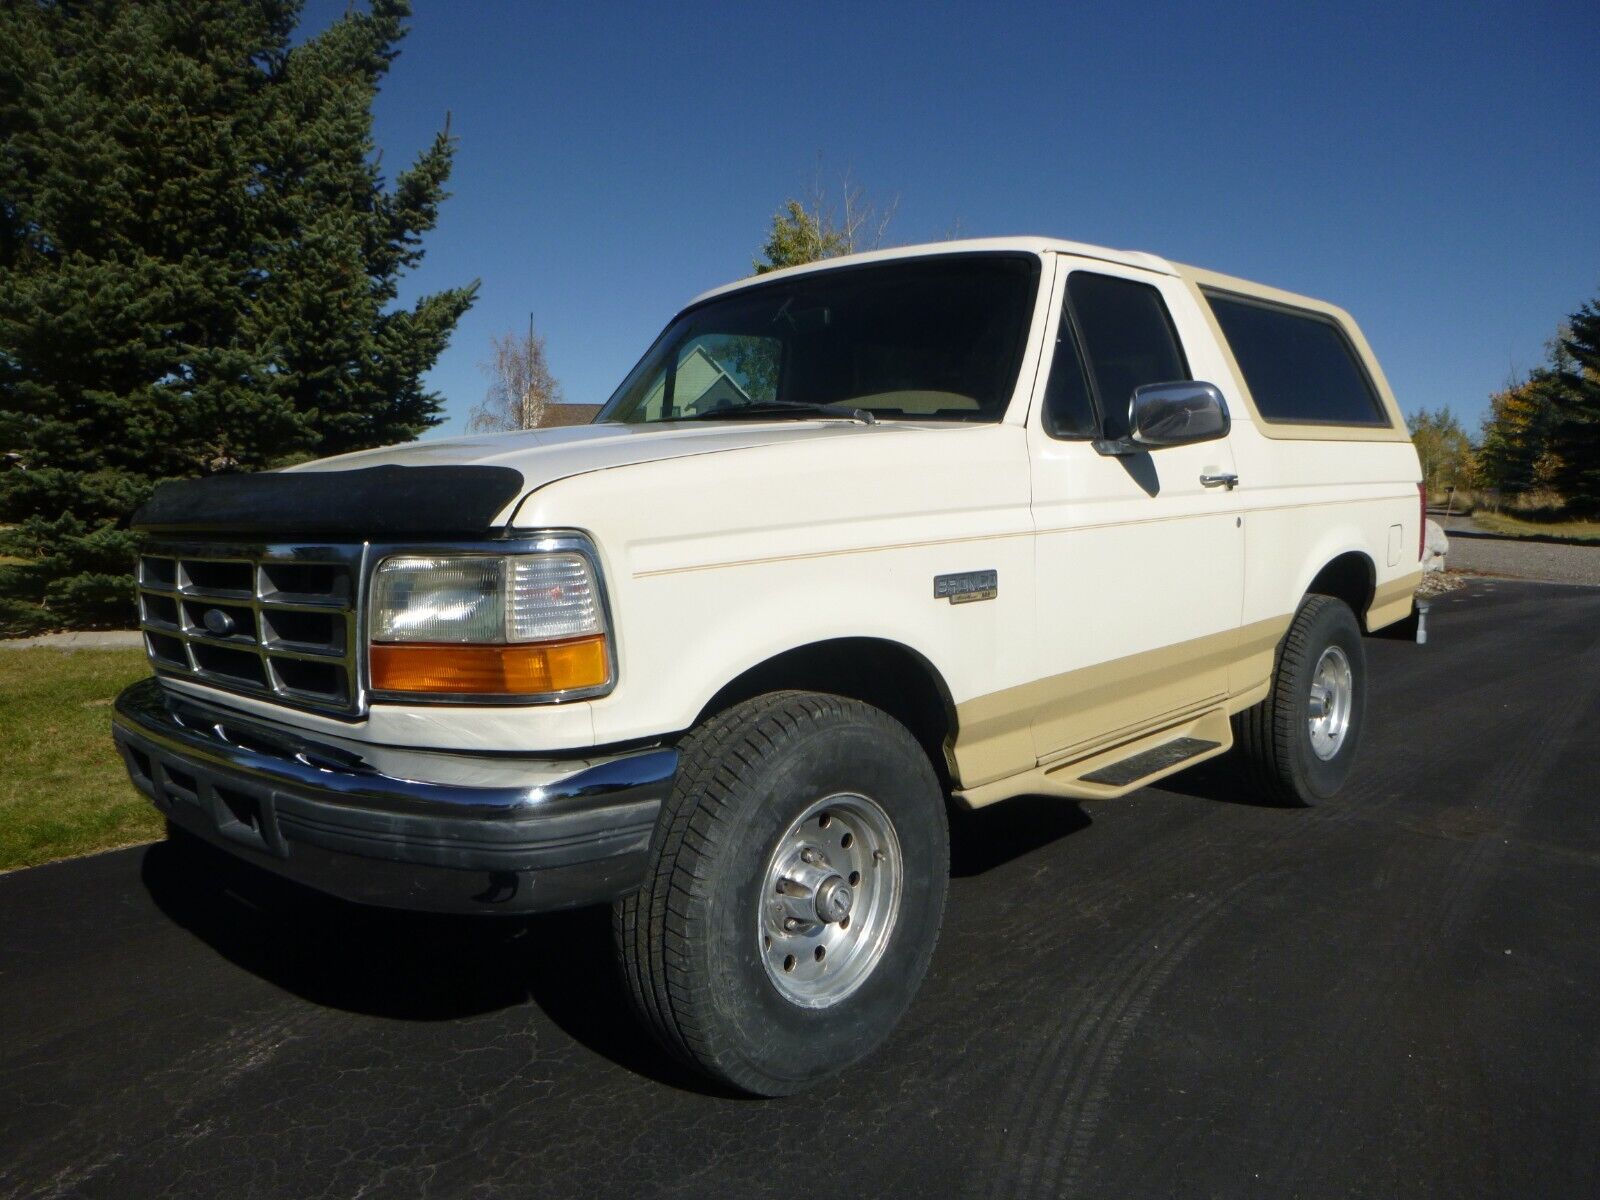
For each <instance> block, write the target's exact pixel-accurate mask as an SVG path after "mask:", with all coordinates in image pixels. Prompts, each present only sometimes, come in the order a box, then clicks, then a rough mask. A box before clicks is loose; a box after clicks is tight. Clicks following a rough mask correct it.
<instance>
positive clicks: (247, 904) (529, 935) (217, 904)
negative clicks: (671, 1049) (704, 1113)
mask: <svg viewBox="0 0 1600 1200" xmlns="http://www.w3.org/2000/svg"><path fill="white" fill-rule="evenodd" d="M140 873H141V878H142V881H143V883H144V886H145V889H146V891H148V893H149V894H150V897H151V899H152V900H153V901H154V902H155V904H156V906H157V907H158V908H159V909H160V910H161V911H162V913H164V914H165V915H166V916H167V917H168V918H169V919H170V920H172V921H173V922H174V923H175V924H176V925H178V926H179V927H181V928H183V929H185V930H187V931H188V932H189V933H191V934H192V935H193V936H195V937H196V938H198V939H199V940H200V941H202V942H204V943H205V944H206V945H207V946H209V947H210V948H211V949H212V950H214V951H215V952H216V953H217V954H219V955H220V956H221V957H222V958H224V959H226V960H227V961H228V962H230V963H233V964H234V965H235V966H238V967H239V968H241V969H243V970H245V971H248V972H250V973H251V974H253V975H255V976H257V977H258V978H261V979H264V980H266V981H267V982H269V983H271V984H273V985H274V986H276V987H279V988H282V989H283V990H284V991H287V992H289V993H291V994H293V995H296V996H299V997H301V998H302V999H304V1000H307V1001H309V1002H310V1003H313V1004H317V1005H321V1006H324V1007H327V1008H334V1009H339V1010H342V1011H345V1012H351V1013H358V1014H361V1015H365V1016H376V1017H384V1018H388V1019H391V1020H400V1021H440V1022H444V1021H455V1020H461V1019H465V1018H471V1017H477V1016H483V1015H486V1014H491V1013H495V1012H500V1011H502V1010H509V1009H513V1008H516V1007H518V1006H520V1005H524V1004H528V1003H530V1002H531V1003H532V1004H533V1005H535V1006H536V1007H537V1008H538V1009H539V1010H540V1012H541V1013H543V1015H544V1016H545V1017H547V1018H548V1019H549V1020H550V1021H551V1022H552V1023H553V1024H554V1025H555V1026H556V1027H557V1028H559V1029H560V1030H561V1031H562V1032H563V1033H565V1034H567V1035H568V1036H569V1037H571V1038H572V1039H573V1040H574V1041H576V1042H578V1043H580V1044H582V1045H583V1046H585V1047H587V1048H588V1049H589V1050H591V1051H593V1052H594V1053H596V1054H599V1055H600V1056H602V1057H604V1058H607V1059H609V1060H611V1061H612V1062H614V1063H616V1064H617V1065H619V1066H621V1067H623V1068H624V1069H626V1070H628V1071H630V1072H633V1073H635V1074H639V1075H643V1076H645V1077H647V1078H650V1079H654V1080H655V1081H657V1082H659V1083H664V1084H667V1085H669V1086H673V1087H679V1088H687V1089H690V1090H693V1091H696V1092H700V1093H702V1094H721V1093H718V1092H716V1091H715V1089H711V1088H708V1086H707V1085H706V1083H705V1081H703V1080H701V1079H700V1078H699V1077H698V1076H696V1075H693V1074H691V1073H690V1072H689V1071H688V1070H687V1069H686V1068H684V1067H683V1066H681V1065H680V1064H679V1063H678V1062H677V1061H676V1060H674V1059H672V1058H671V1057H670V1056H669V1055H668V1054H667V1053H666V1052H665V1051H663V1050H662V1049H661V1048H660V1047H658V1046H657V1045H656V1043H655V1042H654V1041H653V1040H652V1039H651V1037H650V1036H649V1034H648V1033H647V1032H646V1031H645V1029H644V1028H643V1026H642V1025H641V1023H640V1021H639V1019H638V1017H637V1015H636V1014H635V1013H634V1011H633V1008H632V1003H631V1001H630V1000H629V998H628V995H627V991H626V984H625V983H624V982H623V980H622V978H621V973H620V972H619V971H618V969H617V967H616V964H615V962H614V960H613V957H612V949H611V929H610V912H609V910H608V909H606V908H600V907H596V908H585V909H575V910H572V911H569V912H560V913H550V914H545V915H541V916H535V917H476V916H438V915H432V914H425V913H408V912H398V911H392V910H388V909H381V908H371V907H367V906H365V905H359V904H351V903H347V902H345V901H342V900H338V899H335V898H333V897H328V896H323V895H321V894H319V893H316V892H312V891H309V890H307V889H304V888H301V887H298V886H296V885H294V884H291V883H288V882H286V881H284V880H281V879H278V878H277V877H276V876H274V875H272V874H270V873H269V872H266V871H263V870H261V869H260V868H257V867H255V866H253V865H251V864H249V863H244V862H239V861H237V860H235V859H233V858H231V857H229V856H228V855H225V854H222V853H220V852H218V851H216V850H214V849H212V848H211V847H209V846H207V845H205V844H204V843H202V842H198V841H195V840H194V839H192V838H189V837H185V836H183V835H181V834H180V835H179V836H178V837H176V838H169V840H167V841H165V842H158V843H156V844H154V845H152V846H151V847H150V848H149V849H148V850H146V851H145V853H144V858H143V861H142V863H141V869H140Z"/></svg>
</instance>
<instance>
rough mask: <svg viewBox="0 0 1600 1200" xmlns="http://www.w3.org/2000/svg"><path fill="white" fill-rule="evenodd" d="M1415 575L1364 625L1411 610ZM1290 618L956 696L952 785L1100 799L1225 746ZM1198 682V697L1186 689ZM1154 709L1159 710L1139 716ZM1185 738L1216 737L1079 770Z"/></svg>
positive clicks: (968, 793)
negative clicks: (1179, 755) (1126, 762)
mask: <svg viewBox="0 0 1600 1200" xmlns="http://www.w3.org/2000/svg"><path fill="white" fill-rule="evenodd" d="M1421 579H1422V572H1420V571H1417V572H1413V573H1412V574H1410V575H1404V576H1402V577H1401V578H1399V579H1395V580H1391V581H1390V582H1388V583H1385V584H1381V585H1379V586H1378V588H1377V589H1376V590H1375V591H1374V593H1373V597H1372V604H1371V605H1370V606H1369V607H1368V609H1367V621H1366V624H1367V629H1368V631H1369V632H1370V631H1372V630H1376V629H1382V628H1384V627H1385V626H1386V625H1392V624H1394V623H1395V622H1396V621H1403V620H1404V619H1405V618H1406V617H1408V616H1410V615H1411V608H1412V595H1413V593H1414V592H1415V591H1416V587H1417V584H1418V583H1419V582H1421ZM1292 619H1293V614H1292V613H1285V614H1284V615H1283V616H1281V617H1273V618H1271V619H1269V620H1265V621H1255V622H1252V623H1251V624H1249V625H1246V626H1243V627H1242V628H1239V629H1232V630H1227V631H1225V632H1223V633H1217V634H1212V635H1210V636H1209V637H1203V638H1197V639H1195V640H1193V641H1190V642H1182V643H1180V644H1178V645H1176V646H1162V647H1160V648H1159V649H1156V650H1150V651H1146V652H1145V653H1143V654H1133V655H1129V656H1128V657H1126V658H1119V659H1115V660H1113V661H1111V662H1108V663H1097V664H1096V665H1094V666H1092V667H1084V668H1083V669H1081V670H1077V671H1068V672H1066V673H1065V674H1062V675H1055V676H1052V677H1051V678H1049V679H1039V680H1034V681H1033V682H1031V683H1026V684H1023V685H1022V686H1020V687H1014V688H1007V689H1006V690H1005V691H1003V692H992V693H990V694H989V695H987V696H979V697H977V698H976V699H973V700H969V701H967V702H966V703H965V704H960V705H957V706H956V729H957V733H956V736H955V738H954V741H953V743H952V744H951V746H950V747H949V749H948V750H947V757H948V759H949V761H950V767H951V774H952V775H953V776H954V777H955V779H956V780H957V781H958V782H959V785H960V786H958V787H957V788H956V795H957V796H959V797H961V799H962V800H964V801H965V802H966V803H967V804H969V805H971V806H972V807H974V808H977V807H981V806H982V805H985V804H992V803H993V802H995V801H996V800H1004V799H1006V798H1008V797H1011V796H1021V795H1027V794H1042V795H1049V796H1068V797H1072V798H1074V799H1080V800H1089V799H1101V798H1106V797H1111V796H1120V795H1122V794H1124V793H1125V792H1130V791H1133V790H1135V789H1136V788H1140V787H1143V786H1145V785H1146V784H1148V783H1151V782H1153V781H1154V780H1156V779H1160V778H1162V777H1163V776H1166V775H1170V774H1172V773H1173V772H1175V771H1180V770H1183V769H1184V768H1185V767H1189V766H1192V765H1193V764H1194V763H1197V762H1201V761H1203V760H1204V759H1206V758H1210V757H1213V756H1214V755H1217V754H1221V753H1222V752H1223V751H1225V750H1226V749H1227V748H1228V747H1229V746H1231V745H1232V744H1233V735H1232V730H1231V727H1230V725H1229V722H1228V719H1227V718H1228V716H1229V715H1230V714H1232V713H1236V712H1242V711H1243V710H1244V709H1246V708H1249V707H1250V706H1251V705H1252V704H1257V703H1259V702H1260V701H1261V700H1263V699H1265V698H1266V695H1267V689H1268V687H1269V686H1270V684H1271V677H1272V663H1273V657H1274V655H1275V654H1276V652H1277V647H1278V642H1279V641H1280V640H1281V639H1282V637H1283V634H1284V631H1285V630H1287V629H1288V628H1289V622H1290V621H1291V620H1292ZM1219 666H1220V667H1221V668H1223V669H1224V670H1225V677H1226V680H1227V682H1226V684H1225V686H1224V687H1223V688H1222V689H1220V690H1218V692H1217V694H1214V695H1211V696H1205V695H1204V692H1205V690H1206V689H1205V687H1204V684H1203V683H1201V682H1200V680H1201V679H1202V677H1204V678H1212V677H1215V676H1216V673H1217V671H1218V668H1219ZM1197 692H1199V693H1201V696H1202V698H1201V699H1199V700H1195V699H1193V697H1195V695H1196V693H1197ZM1152 711H1153V713H1154V714H1155V715H1146V714H1151V713H1152ZM1042 722H1048V723H1049V725H1050V727H1051V728H1052V729H1053V730H1059V731H1065V732H1066V733H1067V734H1068V737H1067V738H1066V739H1064V742H1065V744H1064V745H1063V747H1062V748H1061V749H1059V750H1056V751H1053V752H1051V753H1050V754H1047V755H1044V756H1040V755H1039V754H1038V753H1037V751H1036V747H1035V745H1034V738H1033V731H1034V727H1035V725H1036V724H1038V723H1042ZM1181 737H1193V738H1198V739H1201V740H1211V741H1216V742H1218V743H1219V744H1218V748H1216V749H1214V750H1211V751H1208V752H1206V753H1204V754H1200V755H1197V756H1196V757H1194V758H1190V759H1186V760H1185V761H1183V762H1180V763H1176V764H1174V765H1172V766H1169V767H1166V768H1164V769H1163V770H1161V771H1159V772H1157V773H1155V774H1152V775H1148V776H1145V777H1143V778H1141V779H1139V780H1138V781H1136V782H1135V783H1132V784H1129V785H1127V786H1125V787H1118V788H1108V787H1106V786H1104V785H1102V784H1097V783H1094V782H1092V781H1086V780H1084V779H1083V778H1082V777H1083V776H1086V775H1092V774H1094V773H1095V772H1096V771H1099V770H1100V769H1101V768H1102V767H1104V766H1107V765H1109V764H1112V763H1116V762H1120V761H1122V760H1123V759H1125V758H1130V757H1132V756H1134V755H1136V754H1138V753H1140V752H1141V751H1144V750H1147V749H1152V748H1154V747H1157V746H1160V745H1162V744H1163V743H1165V742H1167V741H1172V740H1176V739H1178V738H1181Z"/></svg>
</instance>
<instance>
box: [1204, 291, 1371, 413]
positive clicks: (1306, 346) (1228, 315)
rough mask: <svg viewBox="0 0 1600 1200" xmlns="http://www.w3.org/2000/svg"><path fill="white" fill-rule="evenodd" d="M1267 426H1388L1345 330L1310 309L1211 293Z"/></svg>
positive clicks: (1216, 312)
mask: <svg viewBox="0 0 1600 1200" xmlns="http://www.w3.org/2000/svg"><path fill="white" fill-rule="evenodd" d="M1205 295H1206V299H1207V301H1209V302H1210V304H1211V311H1212V312H1214V313H1215V314H1216V316H1217V324H1219V325H1221V326H1222V333H1223V336H1224V337H1226V338H1227V339H1228V345H1229V346H1230V347H1231V348H1232V349H1233V357H1234V359H1235V360H1237V362H1238V363H1239V370H1240V371H1242V372H1243V373H1244V381H1245V384H1246V385H1247V386H1248V387H1249V388H1250V395H1251V396H1252V397H1254V399H1255V402H1256V411H1257V412H1259V413H1260V414H1261V418H1262V420H1265V421H1273V422H1277V423H1281V424H1285V425H1383V426H1387V425H1388V424H1389V418H1388V415H1387V414H1386V413H1385V412H1384V411H1383V405H1382V404H1381V403H1380V402H1379V400H1378V393H1377V390H1376V389H1375V388H1374V387H1373V386H1372V380H1371V379H1369V378H1368V377H1367V372H1366V370H1365V369H1364V368H1363V367H1362V365H1361V360H1360V359H1358V358H1357V357H1356V353H1355V350H1354V348H1352V347H1351V345H1350V342H1349V339H1348V338H1346V337H1345V335H1344V331H1343V330H1342V329H1340V328H1339V326H1338V324H1337V323H1336V322H1334V321H1332V320H1330V319H1329V318H1327V317H1324V316H1322V315H1320V314H1318V313H1311V312H1306V311H1304V310H1303V309H1293V308H1284V307H1283V306H1281V305H1277V304H1263V303H1261V302H1259V301H1256V300H1247V299H1245V298H1244V297H1242V296H1232V295H1228V294H1226V293H1220V292H1209V291H1208V292H1206V293H1205Z"/></svg>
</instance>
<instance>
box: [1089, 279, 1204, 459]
mask: <svg viewBox="0 0 1600 1200" xmlns="http://www.w3.org/2000/svg"><path fill="white" fill-rule="evenodd" d="M1067 299H1068V301H1069V303H1070V305H1071V308H1072V315H1073V317H1074V319H1075V320H1076V321H1077V325H1078V330H1079V332H1080V333H1082V335H1083V351H1084V357H1085V358H1087V359H1088V363H1089V377H1090V379H1092V380H1093V381H1094V388H1095V391H1096V393H1098V395H1099V398H1100V408H1101V410H1102V411H1103V412H1104V413H1105V421H1106V427H1105V436H1107V437H1113V438H1114V437H1122V436H1124V435H1125V434H1126V433H1127V432H1128V428H1127V426H1128V402H1129V401H1130V400H1131V399H1133V390H1134V388H1138V387H1143V386H1144V385H1145V384H1147V383H1172V382H1174V381H1176V380H1180V379H1188V378H1189V365H1188V363H1187V362H1185V361H1184V357H1183V348H1182V347H1181V346H1179V345H1178V335H1177V333H1176V332H1175V331H1174V330H1173V328H1172V317H1171V315H1170V314H1169V313H1168V312H1167V305H1166V302H1165V301H1163V300H1162V299H1161V293H1160V292H1159V291H1157V290H1156V289H1155V288H1153V287H1151V286H1150V285H1149V284H1147V283H1136V282H1134V281H1133V280H1131V279H1118V278H1117V277H1115V276H1113V275H1097V274H1095V273H1094V272H1092V271H1074V272H1073V273H1072V275H1071V276H1070V277H1069V278H1068V279H1067Z"/></svg>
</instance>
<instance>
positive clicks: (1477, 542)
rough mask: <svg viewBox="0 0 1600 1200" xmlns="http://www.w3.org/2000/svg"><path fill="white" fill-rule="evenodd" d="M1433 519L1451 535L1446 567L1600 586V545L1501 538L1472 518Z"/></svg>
mask: <svg viewBox="0 0 1600 1200" xmlns="http://www.w3.org/2000/svg"><path fill="white" fill-rule="evenodd" d="M1433 519H1434V520H1436V521H1438V522H1439V523H1440V524H1441V525H1443V526H1444V530H1445V533H1447V534H1448V535H1449V537H1450V553H1449V554H1448V555H1446V556H1445V563H1446V565H1447V566H1449V567H1452V568H1454V569H1455V570H1459V571H1478V572H1482V573H1484V574H1487V575H1509V576H1511V577H1513V578H1516V579H1547V580H1551V581H1553V582H1556V583H1585V584H1596V585H1600V545H1596V546H1578V545H1565V544H1560V543H1555V542H1530V541H1522V540H1519V539H1517V538H1508V537H1500V536H1498V535H1496V534H1493V533H1490V532H1488V531H1486V530H1483V529H1480V528H1478V526H1477V524H1476V523H1474V522H1473V520H1472V518H1471V517H1445V516H1441V515H1439V514H1437V513H1436V514H1434V516H1433Z"/></svg>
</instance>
